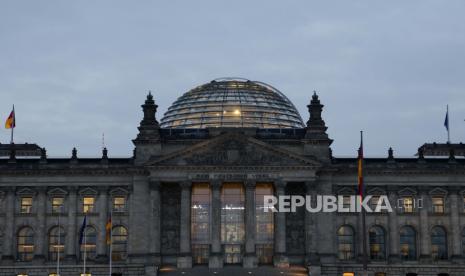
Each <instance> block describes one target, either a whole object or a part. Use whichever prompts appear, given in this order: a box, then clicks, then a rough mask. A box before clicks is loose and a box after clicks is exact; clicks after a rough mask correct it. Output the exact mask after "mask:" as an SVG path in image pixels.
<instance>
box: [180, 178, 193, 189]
mask: <svg viewBox="0 0 465 276" xmlns="http://www.w3.org/2000/svg"><path fill="white" fill-rule="evenodd" d="M179 186H180V187H181V189H183V190H187V189H190V188H191V187H192V181H190V180H185V181H181V182H179Z"/></svg>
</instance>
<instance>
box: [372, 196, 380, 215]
mask: <svg viewBox="0 0 465 276" xmlns="http://www.w3.org/2000/svg"><path fill="white" fill-rule="evenodd" d="M378 202H379V196H373V197H372V198H371V199H370V208H371V210H373V212H374V211H375V210H376V207H377V206H378Z"/></svg>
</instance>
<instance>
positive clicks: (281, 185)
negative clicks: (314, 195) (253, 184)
mask: <svg viewBox="0 0 465 276" xmlns="http://www.w3.org/2000/svg"><path fill="white" fill-rule="evenodd" d="M274 184H275V191H276V196H277V197H278V198H279V197H280V196H283V195H284V194H285V192H286V182H284V181H282V180H278V181H276V182H275V183H274ZM274 226H275V228H274V229H275V230H274V240H275V241H274V251H275V255H274V258H273V263H274V265H275V266H276V267H289V260H288V258H287V256H286V213H284V212H277V213H275V225H274Z"/></svg>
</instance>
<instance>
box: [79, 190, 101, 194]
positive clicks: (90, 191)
mask: <svg viewBox="0 0 465 276" xmlns="http://www.w3.org/2000/svg"><path fill="white" fill-rule="evenodd" d="M79 194H80V195H98V191H97V190H95V189H92V188H84V189H82V190H80V191H79Z"/></svg>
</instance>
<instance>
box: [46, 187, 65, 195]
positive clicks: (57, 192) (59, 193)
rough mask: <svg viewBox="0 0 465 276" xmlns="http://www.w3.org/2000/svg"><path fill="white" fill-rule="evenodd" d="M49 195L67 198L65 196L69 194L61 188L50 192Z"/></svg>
mask: <svg viewBox="0 0 465 276" xmlns="http://www.w3.org/2000/svg"><path fill="white" fill-rule="evenodd" d="M47 193H48V195H50V196H55V195H57V196H65V195H67V194H68V192H67V191H66V190H63V189H61V188H53V189H51V190H49V191H48V192H47Z"/></svg>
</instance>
